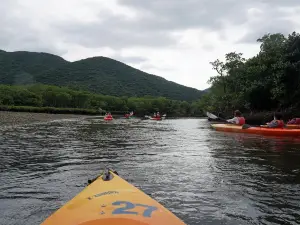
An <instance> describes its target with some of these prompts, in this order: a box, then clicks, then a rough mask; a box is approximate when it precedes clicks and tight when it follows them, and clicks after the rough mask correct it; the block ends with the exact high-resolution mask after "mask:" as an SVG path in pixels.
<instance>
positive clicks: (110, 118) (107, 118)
mask: <svg viewBox="0 0 300 225" xmlns="http://www.w3.org/2000/svg"><path fill="white" fill-rule="evenodd" d="M104 120H113V118H112V117H104Z"/></svg>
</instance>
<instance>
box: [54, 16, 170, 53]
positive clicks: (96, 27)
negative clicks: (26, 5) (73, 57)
mask: <svg viewBox="0 0 300 225" xmlns="http://www.w3.org/2000/svg"><path fill="white" fill-rule="evenodd" d="M134 23H136V22H134ZM56 29H57V30H58V31H59V32H60V33H61V37H62V38H63V39H64V40H65V42H72V43H79V44H81V45H83V46H85V47H89V48H94V47H104V46H109V47H111V48H113V49H120V48H123V47H131V46H147V45H150V46H158V47H162V46H169V45H173V44H175V43H176V39H175V38H173V37H172V36H171V35H170V33H167V32H164V31H156V32H153V31H152V30H147V29H145V28H141V29H140V30H139V29H138V28H137V27H133V26H132V24H131V23H130V22H128V21H124V20H122V18H121V17H119V16H113V15H111V16H108V17H107V18H106V19H105V20H104V21H98V22H97V21H96V22H93V23H89V24H86V23H78V22H77V23H72V22H69V23H66V24H57V25H56ZM144 29H145V30H144Z"/></svg>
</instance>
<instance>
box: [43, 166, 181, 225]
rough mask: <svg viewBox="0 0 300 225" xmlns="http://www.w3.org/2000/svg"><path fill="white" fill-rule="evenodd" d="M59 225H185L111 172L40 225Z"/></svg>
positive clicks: (102, 176) (103, 175)
mask: <svg viewBox="0 0 300 225" xmlns="http://www.w3.org/2000/svg"><path fill="white" fill-rule="evenodd" d="M59 224H63V225H121V224H122V225H186V224H185V223H184V222H183V221H182V220H180V219H179V218H178V217H176V216H175V215H174V214H173V213H171V212H170V211H169V210H168V209H166V208H165V207H163V206H162V205H161V204H159V203H158V202H157V201H155V200H154V199H152V198H151V197H149V196H148V195H146V194H145V193H144V192H142V191H140V190H139V189H137V188H136V187H134V186H133V185H131V184H129V183H128V182H126V181H125V180H123V179H122V178H120V177H119V176H118V175H117V173H116V172H113V171H111V170H108V171H106V172H105V173H102V174H101V175H100V176H99V177H97V178H96V179H95V180H94V181H93V182H92V183H91V184H90V185H88V186H87V187H86V188H85V189H83V191H82V192H80V193H79V194H78V195H77V196H75V197H74V198H73V199H72V200H70V201H69V202H67V203H66V204H65V205H64V206H63V207H61V208H60V209H59V210H57V211H56V212H54V213H53V214H52V215H51V216H50V217H48V218H47V219H46V220H45V221H44V222H43V223H42V224H41V225H59Z"/></svg>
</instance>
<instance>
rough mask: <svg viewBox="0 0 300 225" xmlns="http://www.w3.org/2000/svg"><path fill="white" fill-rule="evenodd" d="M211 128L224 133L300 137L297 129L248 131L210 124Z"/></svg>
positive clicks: (237, 127)
mask: <svg viewBox="0 0 300 225" xmlns="http://www.w3.org/2000/svg"><path fill="white" fill-rule="evenodd" d="M211 126H212V127H213V128H214V129H215V130H217V131H224V132H235V133H248V134H260V135H270V136H292V137H300V130H299V129H283V128H265V127H250V128H248V129H242V126H238V125H231V124H211Z"/></svg>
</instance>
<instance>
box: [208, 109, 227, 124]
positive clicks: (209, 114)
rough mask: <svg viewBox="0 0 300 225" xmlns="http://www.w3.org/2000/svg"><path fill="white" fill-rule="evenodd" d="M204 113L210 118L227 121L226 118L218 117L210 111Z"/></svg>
mask: <svg viewBox="0 0 300 225" xmlns="http://www.w3.org/2000/svg"><path fill="white" fill-rule="evenodd" d="M206 115H207V117H209V118H211V119H219V120H221V121H223V122H225V123H229V122H228V121H227V120H226V119H224V118H221V117H218V116H216V115H214V114H212V113H210V112H206ZM230 124H232V123H230Z"/></svg>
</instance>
